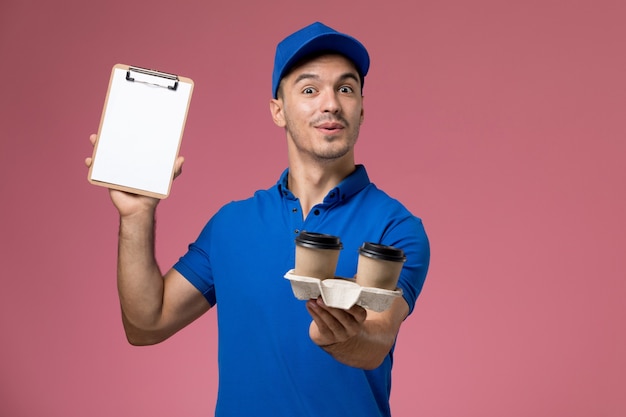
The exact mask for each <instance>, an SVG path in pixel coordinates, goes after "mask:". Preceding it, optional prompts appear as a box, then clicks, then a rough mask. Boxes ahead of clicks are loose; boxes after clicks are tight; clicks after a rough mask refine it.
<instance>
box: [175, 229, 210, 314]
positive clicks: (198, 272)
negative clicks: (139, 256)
mask: <svg viewBox="0 0 626 417" xmlns="http://www.w3.org/2000/svg"><path fill="white" fill-rule="evenodd" d="M213 221H214V218H213V219H211V220H210V221H209V222H208V223H207V225H206V226H205V227H204V229H203V230H202V232H201V233H200V236H198V239H197V240H196V241H195V242H193V243H192V244H190V245H189V249H188V251H187V253H186V254H185V255H184V256H182V257H181V258H180V259H179V260H178V262H177V263H176V264H174V269H175V270H177V271H178V272H180V273H181V275H183V276H184V277H185V278H186V279H187V280H188V281H189V282H190V283H191V284H192V285H193V286H194V287H196V288H197V289H198V291H200V292H201V293H202V295H203V296H204V298H206V300H207V301H208V302H209V304H211V306H214V305H215V302H216V297H215V285H214V282H213V272H212V269H211V261H210V258H209V253H210V250H211V245H210V244H211V241H212V240H213V239H212V238H211V231H212V225H213Z"/></svg>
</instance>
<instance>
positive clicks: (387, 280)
mask: <svg viewBox="0 0 626 417" xmlns="http://www.w3.org/2000/svg"><path fill="white" fill-rule="evenodd" d="M405 261H406V256H404V251H403V250H402V249H399V248H395V247H393V246H386V245H380V244H377V243H370V242H365V243H363V245H362V246H361V247H360V248H359V261H358V264H357V271H356V283H357V284H359V285H360V286H362V287H373V288H382V289H385V290H391V291H393V290H395V289H396V287H397V285H398V278H400V272H401V271H402V266H403V265H404V262H405Z"/></svg>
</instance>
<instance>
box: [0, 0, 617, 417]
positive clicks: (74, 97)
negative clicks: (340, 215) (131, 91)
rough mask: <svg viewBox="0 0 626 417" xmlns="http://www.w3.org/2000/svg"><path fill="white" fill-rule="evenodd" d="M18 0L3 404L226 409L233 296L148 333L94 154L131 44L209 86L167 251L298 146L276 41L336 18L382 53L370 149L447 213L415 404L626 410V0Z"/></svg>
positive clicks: (413, 359)
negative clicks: (222, 376)
mask: <svg viewBox="0 0 626 417" xmlns="http://www.w3.org/2000/svg"><path fill="white" fill-rule="evenodd" d="M339 3H341V2H337V1H335V0H320V1H317V2H314V3H311V2H303V1H296V0H291V1H274V2H260V1H259V2H257V1H251V0H250V1H237V0H234V1H228V2H227V1H221V2H216V1H213V2H209V1H204V2H201V1H177V2H175V1H155V0H152V1H147V0H123V1H122V0H108V1H102V2H89V1H83V0H81V1H78V0H66V1H62V2H61V1H44V0H2V1H1V2H0V60H1V61H2V63H1V65H0V81H1V84H0V135H1V136H0V181H1V182H0V191H1V194H0V195H1V198H2V203H1V205H0V207H1V208H0V210H1V216H0V234H1V236H2V239H1V243H0V244H1V245H2V248H1V250H0V256H1V257H2V269H3V274H2V287H1V289H0V331H1V337H2V339H1V344H0V353H1V355H0V415H2V416H11V417H21V416H48V417H56V416H59V417H61V416H63V417H73V416H77V417H78V416H81V417H82V416H92V417H99V416H113V415H116V416H128V415H139V416H148V415H150V416H208V415H212V412H213V406H214V403H215V393H216V386H217V375H216V352H215V349H216V343H215V334H216V333H215V330H214V329H213V327H214V326H215V312H211V313H209V314H208V315H206V316H205V317H203V318H201V319H200V320H199V321H198V322H196V323H194V324H193V325H192V326H190V327H189V328H187V329H185V330H184V331H182V332H181V333H180V334H178V335H176V337H174V338H173V339H171V340H169V341H167V342H165V343H164V344H162V345H159V346H156V347H149V348H135V347H131V346H129V345H128V344H127V343H126V341H125V338H124V335H123V332H122V328H121V324H120V319H119V307H118V302H117V295H116V287H115V256H116V233H117V230H116V229H117V217H116V212H115V211H114V209H113V207H112V206H111V205H110V203H109V201H108V196H107V193H106V191H105V190H104V189H103V188H100V187H95V186H92V185H90V184H88V182H87V180H86V176H87V170H86V169H85V167H84V165H83V158H84V157H85V156H87V155H89V154H90V153H91V148H90V146H89V143H88V141H87V138H88V135H89V134H90V133H92V132H95V131H96V130H97V127H98V123H99V120H100V112H101V110H102V105H103V102H104V96H105V93H106V88H107V83H108V77H109V74H110V70H111V67H112V66H113V65H114V64H116V63H118V62H120V63H126V64H132V65H139V66H144V67H149V68H157V69H161V70H163V71H169V72H175V73H180V74H181V75H185V76H188V77H191V78H193V79H194V80H195V82H196V89H195V92H194V97H193V100H192V106H191V110H190V114H189V119H188V124H187V129H186V133H185V138H184V141H183V147H182V154H183V155H185V156H186V158H187V163H186V165H185V172H184V174H183V176H182V177H181V178H180V179H179V180H177V181H176V184H175V186H174V188H173V194H172V195H171V197H170V198H169V199H167V200H165V201H164V202H163V204H162V205H161V207H160V212H159V226H158V236H159V238H158V242H157V251H158V256H159V259H160V263H161V265H162V267H163V268H164V269H166V268H169V267H170V266H171V264H172V263H173V262H174V261H175V260H176V259H177V258H178V256H180V255H181V254H182V253H183V252H184V250H185V249H186V245H187V244H188V243H189V241H191V240H193V239H194V238H195V237H196V234H197V233H198V232H199V230H200V228H201V227H202V226H203V224H204V222H205V221H206V220H207V219H208V217H209V216H211V215H212V214H213V213H214V212H215V211H216V210H217V209H218V208H219V207H220V206H221V205H222V204H224V203H226V202H228V201H230V200H233V199H239V198H243V197H247V196H248V195H250V194H251V193H252V192H253V191H254V190H256V189H258V188H266V187H269V186H271V185H272V184H273V183H274V182H275V181H276V180H277V178H278V176H279V174H280V172H281V171H282V169H283V168H284V167H285V165H286V155H285V143H284V135H283V132H282V131H281V130H280V129H278V128H276V127H275V126H274V125H273V124H272V121H271V119H270V115H269V111H268V100H269V96H270V89H271V88H270V76H271V69H272V60H273V52H274V46H275V43H276V42H277V41H278V40H280V39H281V38H282V37H283V36H284V35H286V34H287V33H290V32H291V31H293V30H295V29H297V28H299V27H300V26H303V25H305V24H308V23H310V22H312V21H314V20H323V21H324V22H326V23H327V24H329V25H331V26H335V27H337V28H339V29H341V30H343V31H346V32H348V33H351V34H353V35H355V36H357V37H359V38H360V39H362V40H363V42H364V43H365V44H366V45H367V46H368V48H369V50H370V53H371V55H372V58H373V63H372V68H371V73H370V75H369V76H368V78H367V82H366V85H365V96H366V101H365V106H366V107H365V109H366V121H365V124H364V126H363V128H362V135H361V139H360V142H359V145H358V152H357V158H358V160H359V162H362V163H365V164H366V165H367V167H368V170H369V173H370V175H371V177H372V179H373V180H374V182H375V183H376V184H377V185H379V186H380V187H381V188H383V189H385V190H387V191H388V192H389V193H390V194H391V195H393V196H395V197H397V198H399V199H400V200H402V201H403V202H404V203H405V204H406V205H407V206H408V207H409V208H410V209H411V210H412V211H413V212H414V213H416V214H417V215H419V216H420V217H422V218H423V219H424V221H425V225H426V227H427V231H428V233H429V235H430V238H431V242H432V268H431V271H430V274H429V276H428V279H427V282H426V286H425V288H424V292H423V294H422V296H421V298H420V299H419V301H418V304H417V307H416V309H415V313H414V314H413V315H412V316H411V317H410V318H409V319H408V320H407V321H406V323H405V324H404V326H403V328H402V330H401V334H400V336H399V344H398V348H397V355H396V362H395V369H394V378H395V379H394V387H393V392H392V407H393V411H394V416H396V417H412V416H429V417H437V416H441V417H448V416H472V417H473V416H477V417H478V416H480V417H485V416H487V417H490V416H503V415H506V416H508V417H522V416H568V417H579V416H580V417H589V416H602V417H617V416H623V415H625V414H626V399H625V396H624V392H625V388H626V332H625V329H626V312H625V308H624V305H625V303H624V297H625V296H626V285H625V284H624V278H625V273H624V271H625V267H626V261H625V258H626V256H625V252H626V250H625V249H626V227H625V221H624V214H625V213H626V199H625V196H624V194H625V191H626V169H625V165H626V164H625V161H624V160H625V156H626V137H625V136H626V115H625V110H626V88H625V87H626V81H625V80H626V54H625V53H624V42H625V40H626V25H625V24H624V22H625V21H626V6H624V4H625V3H624V2H623V1H621V0H616V1H608V0H606V1H602V0H593V1H592V0H589V1H557V0H544V1H524V2H522V1H519V2H513V1H463V0H457V1H454V0H450V1H435V0H432V1H419V0H417V1H408V0H407V1H404V2H401V1H393V0H390V1H385V2H378V1H377V2H374V1H372V2H371V3H369V4H367V3H365V2H363V1H346V2H343V3H341V4H339Z"/></svg>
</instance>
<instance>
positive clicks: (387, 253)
mask: <svg viewBox="0 0 626 417" xmlns="http://www.w3.org/2000/svg"><path fill="white" fill-rule="evenodd" d="M359 253H360V254H361V255H363V256H367V257H370V258H374V259H381V260H384V261H393V262H404V261H406V256H404V251H403V250H402V249H399V248H396V247H393V246H387V245H380V244H378V243H371V242H365V243H363V245H361V247H360V248H359Z"/></svg>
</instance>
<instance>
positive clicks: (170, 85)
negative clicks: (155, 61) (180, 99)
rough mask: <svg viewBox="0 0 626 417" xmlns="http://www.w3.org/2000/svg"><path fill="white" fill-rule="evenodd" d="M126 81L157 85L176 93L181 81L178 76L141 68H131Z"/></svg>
mask: <svg viewBox="0 0 626 417" xmlns="http://www.w3.org/2000/svg"><path fill="white" fill-rule="evenodd" d="M126 80H127V81H132V82H138V83H144V84H151V85H156V86H158V87H164V88H167V89H169V90H173V91H176V89H177V88H178V81H179V79H178V76H177V75H174V74H168V73H167V72H161V71H155V70H150V69H145V68H139V67H129V68H128V71H126Z"/></svg>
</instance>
